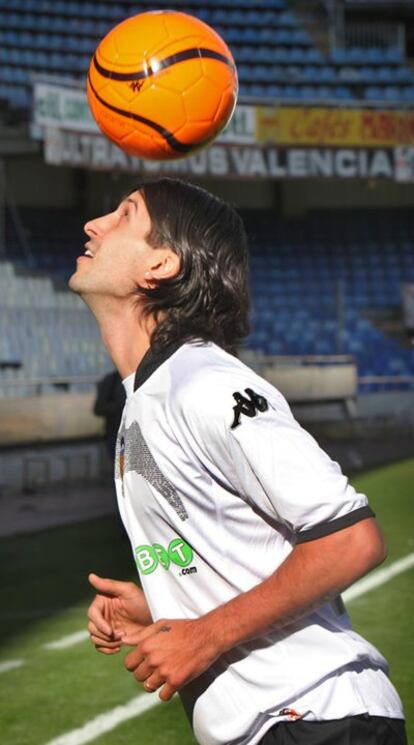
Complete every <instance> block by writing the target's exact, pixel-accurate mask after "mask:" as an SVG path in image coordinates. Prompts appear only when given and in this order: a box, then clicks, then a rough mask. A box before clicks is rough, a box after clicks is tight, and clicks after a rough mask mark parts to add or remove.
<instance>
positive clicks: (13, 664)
mask: <svg viewBox="0 0 414 745" xmlns="http://www.w3.org/2000/svg"><path fill="white" fill-rule="evenodd" d="M22 665H24V660H6V661H5V662H0V673H6V672H7V671H8V670H15V669H16V668H17V667H21V666H22Z"/></svg>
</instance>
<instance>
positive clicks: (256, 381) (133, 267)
mask: <svg viewBox="0 0 414 745" xmlns="http://www.w3.org/2000/svg"><path fill="white" fill-rule="evenodd" d="M85 232H86V233H87V235H88V242H87V243H86V256H85V257H81V258H80V259H79V260H78V266H77V270H76V272H75V274H74V275H73V276H72V277H71V279H70V287H71V289H72V290H74V291H75V292H77V293H79V294H80V295H81V296H82V297H83V299H84V300H85V302H86V303H87V304H88V306H89V307H90V308H91V310H92V312H93V313H94V315H95V316H96V319H97V321H98V324H99V327H100V330H101V333H102V338H103V341H104V343H105V345H106V347H107V349H108V351H109V353H110V355H111V357H112V359H113V361H114V363H115V366H116V367H117V369H118V371H119V373H120V375H121V377H122V379H123V383H124V386H125V390H126V395H127V400H126V404H125V409H124V412H123V417H122V421H121V426H120V431H119V434H118V443H117V452H116V458H115V471H116V474H115V475H116V486H117V494H118V504H119V509H120V512H121V515H122V519H123V522H124V525H125V527H126V530H127V532H128V535H129V538H130V541H131V545H132V549H133V553H134V557H135V561H136V564H137V567H138V570H139V573H140V577H141V582H142V587H143V590H144V592H142V590H141V589H139V588H138V587H136V586H135V585H134V584H133V583H130V582H127V583H125V582H117V581H114V580H106V579H102V578H99V577H97V576H96V575H91V576H90V581H91V584H92V585H93V586H94V588H95V589H96V590H97V595H96V598H95V600H94V601H93V603H92V605H91V607H90V609H89V627H88V628H89V631H90V634H91V640H92V642H93V644H94V645H95V646H96V648H97V649H98V650H99V651H101V652H103V653H104V654H113V653H117V652H119V651H120V650H121V647H122V645H124V644H127V645H131V646H133V647H134V649H133V650H132V651H131V652H130V653H129V654H128V655H127V657H126V660H125V664H126V667H127V669H128V670H130V671H131V672H133V674H134V676H135V678H136V679H137V680H138V681H142V682H143V683H144V688H145V690H146V691H155V690H158V691H159V696H160V698H161V699H162V700H163V701H167V700H169V699H170V698H171V697H172V696H173V694H174V693H175V692H176V691H179V693H180V696H181V698H182V701H183V704H184V707H185V709H186V711H187V713H188V716H189V718H190V721H191V723H192V726H193V728H194V732H195V736H196V738H197V740H198V741H199V742H200V743H202V744H203V745H224V743H232V744H233V745H236V743H237V745H255V744H256V743H259V742H260V743H262V744H265V745H269V744H271V743H272V744H276V743H287V742H289V743H299V742H300V743H312V744H313V745H318V744H319V743H321V744H322V743H324V745H328V744H329V743H335V744H337V745H345V743H346V745H360V744H361V743H382V744H384V745H385V743H386V744H387V745H396V744H397V743H404V742H405V735H404V723H403V714H402V709H401V703H400V700H399V698H398V695H397V693H396V692H395V690H394V688H393V687H392V685H391V683H390V682H389V680H388V678H387V674H386V669H387V667H386V662H385V660H384V658H383V657H382V656H381V655H380V653H379V652H378V651H377V650H376V649H375V648H374V647H372V646H371V645H370V644H369V643H368V642H366V641H365V640H364V639H362V638H361V637H360V636H359V635H358V634H356V633H355V632H353V631H352V630H351V627H350V624H349V619H348V616H347V614H346V612H345V609H344V607H343V604H342V602H341V599H340V592H341V591H342V590H343V589H344V588H346V587H347V586H349V585H350V584H351V583H352V582H354V581H355V580H356V579H358V578H359V577H361V576H362V575H363V574H365V573H366V572H367V571H369V570H370V569H372V568H373V567H375V566H377V565H378V564H379V563H380V562H381V561H382V560H383V559H384V556H385V548H384V543H383V539H382V536H381V533H380V531H379V528H378V526H377V524H376V521H375V518H374V516H373V513H372V511H371V510H370V508H369V506H368V504H367V500H366V498H365V496H364V495H362V494H357V493H356V492H355V490H354V489H353V488H352V487H351V486H350V485H349V484H348V482H347V479H346V478H345V477H344V476H343V475H342V473H341V471H340V469H339V467H338V465H337V464H336V463H333V462H332V461H331V460H330V459H329V458H328V456H327V455H326V454H325V453H324V452H322V451H321V450H320V448H319V447H318V445H317V444H316V442H315V441H314V440H313V439H312V438H311V437H310V435H308V434H307V433H306V432H304V430H302V429H301V427H300V426H299V425H298V424H297V422H296V421H295V420H294V419H293V417H292V414H291V412H290V410H289V407H288V405H287V403H286V402H285V400H284V399H283V397H282V396H281V395H280V394H279V392H278V391H277V390H275V389H274V388H273V387H272V386H271V385H270V384H269V383H267V382H266V381H265V380H263V379H262V378H260V377H259V376H258V375H256V374H255V373H253V372H252V371H251V370H250V369H249V368H247V367H246V366H245V365H243V364H242V363H241V362H240V361H239V360H238V359H237V358H236V357H234V356H233V355H232V354H231V352H232V351H233V350H234V348H235V347H236V346H237V343H238V342H239V340H240V338H241V337H243V335H245V334H246V332H247V305H248V303H247V296H248V293H247V248H246V239H245V234H244V229H243V226H242V223H241V220H240V218H239V217H238V215H237V214H236V213H235V212H234V211H233V210H232V209H231V208H230V207H229V206H227V205H225V204H224V203H223V202H221V201H220V200H218V199H216V198H215V197H213V196H212V195H210V194H208V192H205V191H204V190H202V189H199V188H197V187H194V186H191V185H189V184H185V183H182V182H180V181H177V180H172V179H160V180H159V181H156V182H148V183H146V184H144V185H142V186H140V187H139V188H137V189H136V190H135V191H133V192H132V193H131V194H130V195H129V196H128V197H127V198H126V199H123V200H122V202H121V203H120V205H119V206H118V208H117V209H116V210H115V211H114V212H112V213H110V214H108V215H104V216H103V217H100V218H98V219H95V220H91V221H90V222H88V223H87V224H86V226H85Z"/></svg>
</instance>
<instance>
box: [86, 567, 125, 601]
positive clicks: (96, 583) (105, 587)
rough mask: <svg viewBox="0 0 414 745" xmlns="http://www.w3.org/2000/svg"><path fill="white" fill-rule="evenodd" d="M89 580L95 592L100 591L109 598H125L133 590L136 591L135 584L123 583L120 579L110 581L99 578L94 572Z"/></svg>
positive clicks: (105, 578)
mask: <svg viewBox="0 0 414 745" xmlns="http://www.w3.org/2000/svg"><path fill="white" fill-rule="evenodd" d="M88 580H89V582H90V584H91V585H92V587H94V588H95V590H98V592H100V593H101V594H102V595H108V596H109V597H123V596H125V595H128V594H130V593H131V590H134V589H136V586H135V585H134V583H133V582H123V581H122V580H118V579H109V578H108V577H99V575H97V574H93V572H92V573H91V574H90V575H89V576H88Z"/></svg>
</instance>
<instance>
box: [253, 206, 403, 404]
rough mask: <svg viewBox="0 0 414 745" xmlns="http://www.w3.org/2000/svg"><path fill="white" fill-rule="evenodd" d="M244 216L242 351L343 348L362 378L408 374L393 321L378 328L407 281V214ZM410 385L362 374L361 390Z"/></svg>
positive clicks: (393, 313) (329, 351) (392, 312)
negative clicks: (246, 328) (248, 305)
mask: <svg viewBox="0 0 414 745" xmlns="http://www.w3.org/2000/svg"><path fill="white" fill-rule="evenodd" d="M246 219H247V223H248V224H249V225H250V229H251V232H252V233H253V232H254V242H253V256H252V272H251V283H252V294H253V305H254V310H255V316H254V330H253V333H252V334H251V336H250V338H249V346H250V348H252V349H256V350H260V351H261V352H262V353H263V354H266V355H333V354H336V353H340V354H351V355H353V356H354V357H355V359H356V360H357V364H358V374H359V376H360V377H362V378H364V377H370V376H377V375H385V376H387V375H388V376H392V375H394V376H397V375H398V376H404V375H410V374H411V375H412V374H413V373H414V348H413V347H412V346H410V345H409V344H408V342H405V343H404V338H403V334H402V333H401V324H398V321H397V324H396V328H397V329H399V331H400V333H398V332H397V334H396V335H395V336H394V338H393V335H391V336H390V335H389V334H385V333H384V332H383V331H382V330H381V321H383V320H384V319H387V318H395V317H397V319H398V317H399V309H400V307H401V285H402V283H403V282H409V281H411V282H413V281H414V253H413V250H412V234H413V228H414V224H413V218H412V215H411V214H410V213H408V212H407V211H404V210H396V211H394V212H392V211H388V212H385V213H384V212H383V213H378V212H377V211H369V210H360V211H359V212H358V211H355V210H352V211H351V210H350V211H347V210H341V211H339V210H338V211H334V210H332V211H331V212H328V213H327V212H323V213H317V212H314V213H313V214H310V215H308V216H307V217H304V218H301V219H296V220H294V221H291V222H280V221H279V222H278V221H276V220H275V219H274V217H273V218H272V217H271V215H270V214H269V215H268V218H267V219H266V218H265V219H263V218H260V219H258V217H257V213H256V214H254V213H250V214H249V215H247V216H246ZM338 292H340V293H341V297H340V302H341V306H342V310H341V313H342V314H343V331H342V333H341V335H340V337H339V338H338V311H337V305H338ZM340 323H342V322H340ZM410 385H412V384H410V383H409V382H400V383H393V384H391V383H382V384H380V383H364V382H363V380H362V381H361V382H360V389H361V390H363V391H364V392H371V391H377V390H388V389H390V388H393V389H395V388H397V389H406V388H409V387H410Z"/></svg>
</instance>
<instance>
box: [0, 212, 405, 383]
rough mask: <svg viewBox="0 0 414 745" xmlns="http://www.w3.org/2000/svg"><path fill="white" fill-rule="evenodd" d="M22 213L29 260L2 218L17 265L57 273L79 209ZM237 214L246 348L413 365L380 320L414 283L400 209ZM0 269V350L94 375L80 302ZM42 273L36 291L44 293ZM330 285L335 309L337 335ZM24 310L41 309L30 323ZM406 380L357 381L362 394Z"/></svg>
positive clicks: (368, 364) (68, 251)
mask: <svg viewBox="0 0 414 745" xmlns="http://www.w3.org/2000/svg"><path fill="white" fill-rule="evenodd" d="M20 217H21V220H22V225H23V227H24V230H25V233H26V235H29V236H30V247H31V255H30V258H29V259H28V257H27V255H25V254H24V253H23V252H22V251H21V248H20V247H19V243H18V240H17V236H16V235H15V233H14V231H13V225H12V224H11V222H10V220H9V221H8V223H7V225H8V228H7V236H8V242H9V246H11V247H12V251H11V256H12V257H13V259H14V262H15V264H17V265H18V264H20V265H21V266H26V267H27V266H32V267H34V268H35V269H37V270H41V271H43V272H48V273H50V274H53V275H54V276H55V277H56V278H58V279H59V280H64V281H65V282H66V281H67V279H68V277H69V276H70V274H71V273H72V271H73V267H74V265H75V258H76V256H77V255H78V254H79V245H80V243H81V241H80V235H81V229H80V224H79V217H78V216H77V215H76V214H75V213H74V212H73V211H71V210H69V209H66V210H57V209H56V210H47V215H46V210H41V209H39V208H37V209H30V208H26V209H23V210H21V213H20ZM244 217H245V220H246V224H247V226H248V230H249V233H250V235H251V240H252V269H251V287H252V296H253V306H254V321H253V329H254V330H253V333H252V334H251V335H250V337H249V339H248V343H247V346H248V348H249V349H252V350H256V351H257V352H260V353H263V354H266V355H271V356H273V355H334V354H336V353H340V354H351V355H353V356H354V357H355V358H356V360H357V363H358V372H359V376H360V377H366V376H376V375H386V376H387V375H394V376H395V375H398V376H404V375H410V374H414V348H413V347H410V346H409V345H408V344H407V343H404V339H403V338H402V334H401V333H400V334H398V333H397V334H396V338H393V337H392V336H390V335H389V334H386V333H384V332H383V331H382V329H381V321H383V319H384V318H385V319H387V318H389V317H391V318H395V317H397V320H398V318H399V314H400V308H401V285H402V283H403V282H410V281H411V282H414V252H413V250H412V235H413V232H414V219H413V217H412V215H411V213H410V212H409V211H407V210H403V209H397V210H388V211H382V212H378V211H377V210H359V211H355V210H331V211H330V212H326V211H323V212H313V213H310V214H308V215H307V216H305V217H302V218H295V219H292V220H290V221H286V220H280V219H279V220H276V219H275V217H274V215H273V214H272V213H271V212H266V211H260V212H258V211H256V210H252V211H246V212H245V213H244ZM46 219H47V223H48V231H47V235H45V231H44V225H45V224H46ZM62 235H63V236H65V238H64V241H63V242H62ZM3 266H4V265H3ZM6 269H7V271H2V280H1V281H2V283H3V284H2V285H1V287H0V290H3V291H2V292H1V297H2V298H9V300H6V302H4V300H2V301H1V302H0V305H3V306H4V305H6V306H7V312H6V314H5V315H4V317H3V324H4V329H8V330H9V333H8V334H7V335H6V334H4V335H3V337H4V341H5V343H7V345H8V346H7V349H6V348H5V349H4V350H2V354H3V356H4V355H6V358H7V355H9V356H11V358H12V359H14V358H15V357H16V354H17V349H18V348H21V349H24V354H23V368H22V370H20V371H19V375H20V376H21V377H26V378H27V377H28V376H35V377H36V376H37V375H44V374H46V373H49V374H52V375H55V376H59V375H61V376H63V375H68V376H71V375H75V374H76V375H88V374H90V375H92V374H94V373H96V372H98V374H103V373H104V372H105V370H106V369H108V368H109V362H108V360H107V357H106V355H105V354H104V353H103V351H102V348H101V342H100V339H99V335H98V332H97V328H96V324H95V322H94V321H93V319H92V318H91V316H90V314H88V312H87V311H86V309H84V307H83V304H82V303H81V301H80V300H79V299H78V298H77V297H75V296H73V295H72V294H71V293H69V292H65V291H63V289H61V290H60V292H59V291H56V289H54V288H53V285H52V283H51V281H50V280H47V279H39V278H29V279H25V278H24V277H22V278H18V277H16V276H15V275H14V273H13V271H12V269H11V265H10V264H7V265H6ZM7 278H9V279H7ZM10 279H11V280H12V281H11V282H10ZM39 282H40V283H43V285H44V288H45V290H42V291H41V292H39V289H40V286H39ZM43 285H42V286H43ZM338 291H341V293H342V295H343V297H342V299H341V302H342V305H343V314H344V316H343V322H344V328H343V331H342V334H341V336H340V338H339V339H338V331H337V328H338V319H337V304H338ZM3 292H4V294H3ZM30 307H34V308H37V309H38V310H36V318H37V319H38V324H37V327H36V329H35V330H34V332H31V331H30V328H31V323H32V320H33V316H32V314H31V311H30V310H29V308H30ZM367 316H368V317H367ZM396 325H397V328H398V322H397V324H396ZM400 326H401V324H400ZM10 330H11V331H12V333H10ZM400 331H401V328H400ZM72 332H73V333H72ZM6 338H7V339H8V341H7V342H6ZM10 344H11V346H10ZM19 345H20V347H19ZM62 345H63V346H62ZM7 374H8V375H11V374H15V373H11V372H10V371H9V372H8V373H7V371H6V372H5V373H3V375H7ZM410 385H412V384H410V383H409V382H399V383H393V384H391V383H382V384H380V383H368V384H367V383H364V382H363V381H361V384H360V386H361V390H363V391H364V392H369V391H377V390H384V389H385V390H387V389H390V388H392V389H396V388H397V389H407V388H409V387H410Z"/></svg>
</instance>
